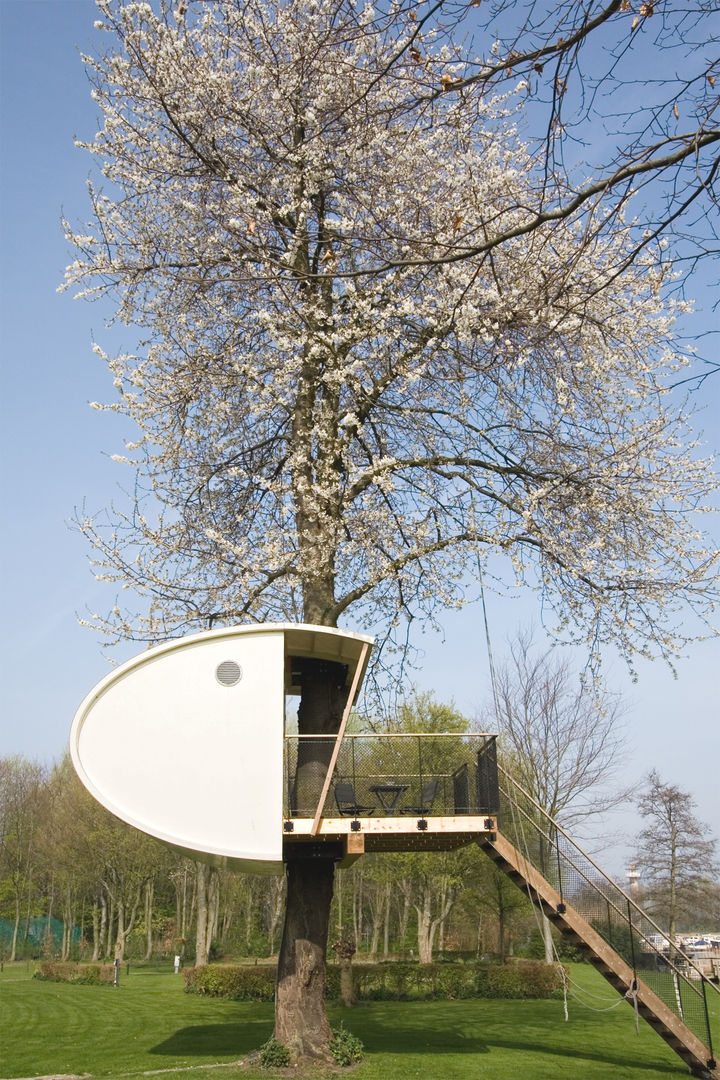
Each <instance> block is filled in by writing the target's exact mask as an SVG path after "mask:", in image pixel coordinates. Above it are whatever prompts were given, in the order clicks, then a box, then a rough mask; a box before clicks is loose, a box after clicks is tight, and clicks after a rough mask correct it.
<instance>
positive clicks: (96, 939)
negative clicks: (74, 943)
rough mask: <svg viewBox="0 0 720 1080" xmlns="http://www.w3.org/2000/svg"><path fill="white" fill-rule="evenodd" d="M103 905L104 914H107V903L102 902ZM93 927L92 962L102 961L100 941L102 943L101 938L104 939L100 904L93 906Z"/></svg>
mask: <svg viewBox="0 0 720 1080" xmlns="http://www.w3.org/2000/svg"><path fill="white" fill-rule="evenodd" d="M102 904H103V914H105V901H104V900H103V901H102ZM92 926H93V950H92V957H91V959H92V960H99V959H100V941H101V937H102V928H101V927H102V924H101V922H100V904H99V903H95V904H93V909H92Z"/></svg>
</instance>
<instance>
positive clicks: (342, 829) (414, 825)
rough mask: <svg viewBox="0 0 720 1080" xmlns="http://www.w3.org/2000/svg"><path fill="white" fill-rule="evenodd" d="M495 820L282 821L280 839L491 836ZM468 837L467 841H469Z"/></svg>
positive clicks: (290, 819) (491, 818) (369, 819)
mask: <svg viewBox="0 0 720 1080" xmlns="http://www.w3.org/2000/svg"><path fill="white" fill-rule="evenodd" d="M496 828H497V820H496V818H494V817H490V816H487V817H486V816H483V817H471V816H470V815H467V814H463V815H458V816H457V817H423V818H418V817H411V816H410V815H406V816H405V817H377V818H365V817H364V818H349V817H337V818H320V820H319V821H318V822H317V824H316V823H315V821H314V820H313V819H312V818H285V821H284V822H283V836H284V839H285V840H286V841H292V840H293V838H296V839H301V838H302V837H304V836H313V837H318V838H329V837H339V836H347V835H348V834H351V833H360V834H364V835H366V836H368V835H375V834H383V835H384V834H388V833H397V834H405V835H413V836H415V835H417V834H418V833H433V834H434V833H462V834H471V837H472V834H478V835H485V834H486V833H488V832H490V833H492V832H494V831H495V829H496ZM471 837H470V838H471Z"/></svg>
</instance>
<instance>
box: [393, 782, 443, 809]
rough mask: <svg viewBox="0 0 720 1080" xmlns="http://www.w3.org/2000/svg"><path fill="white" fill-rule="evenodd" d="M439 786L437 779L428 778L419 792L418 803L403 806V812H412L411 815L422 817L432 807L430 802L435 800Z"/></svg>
mask: <svg viewBox="0 0 720 1080" xmlns="http://www.w3.org/2000/svg"><path fill="white" fill-rule="evenodd" d="M439 787H440V781H439V780H429V781H428V783H427V784H423V787H422V791H421V792H420V805H419V806H403V807H402V812H403V814H412V815H413V817H424V816H425V814H426V813H427V812H428V811H429V810H431V809H432V804H433V803H434V802H435V799H436V797H437V793H438V788H439Z"/></svg>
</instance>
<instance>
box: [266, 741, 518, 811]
mask: <svg viewBox="0 0 720 1080" xmlns="http://www.w3.org/2000/svg"><path fill="white" fill-rule="evenodd" d="M334 746H335V737H334V736H332V735H329V736H327V735H303V736H297V735H288V736H286V738H285V809H284V812H285V817H294V818H308V817H309V818H312V817H314V816H315V814H316V810H317V803H318V799H319V798H320V796H321V793H322V789H323V784H324V781H325V777H326V775H327V768H328V763H329V762H330V758H331V755H332V751H333V748H334ZM498 799H499V793H498V783H497V759H496V755H495V735H491V734H487V733H480V734H472V735H465V734H454V733H447V734H446V733H443V734H435V733H403V734H382V735H379V734H373V735H367V734H363V735H345V736H344V738H343V740H342V743H341V745H340V750H339V753H338V756H337V760H336V763H335V769H334V772H333V777H332V782H331V784H330V786H329V789H328V792H327V796H326V798H325V800H324V805H323V808H322V816H323V817H339V816H351V817H353V818H361V817H378V816H386V817H400V816H403V815H412V816H415V817H428V816H432V817H446V816H456V815H460V814H473V815H481V816H482V815H492V814H495V813H496V812H497V808H498Z"/></svg>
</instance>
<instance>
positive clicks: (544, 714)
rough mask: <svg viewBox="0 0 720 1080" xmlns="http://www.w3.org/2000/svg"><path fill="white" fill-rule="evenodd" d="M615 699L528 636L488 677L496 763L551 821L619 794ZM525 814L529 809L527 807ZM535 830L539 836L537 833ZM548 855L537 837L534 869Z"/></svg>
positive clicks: (577, 818) (588, 811)
mask: <svg viewBox="0 0 720 1080" xmlns="http://www.w3.org/2000/svg"><path fill="white" fill-rule="evenodd" d="M620 714H621V708H620V703H619V701H618V699H617V697H615V696H613V695H612V694H610V693H609V692H608V691H607V690H606V689H605V687H604V686H603V684H602V682H601V681H600V680H599V678H598V677H597V676H592V675H591V674H588V675H587V677H586V678H583V677H581V676H580V675H579V674H578V673H577V672H575V671H573V669H572V666H571V664H570V661H569V660H568V659H567V658H566V657H565V656H562V655H561V654H559V653H558V652H556V651H554V650H552V649H549V650H546V651H540V650H538V649H537V648H536V647H535V645H534V642H533V638H532V634H530V633H528V632H521V633H519V634H518V636H517V637H516V638H515V640H514V641H512V642H511V645H510V658H509V660H508V661H507V662H506V663H505V664H504V665H502V666H500V667H499V669H498V672H497V677H496V680H495V694H494V702H493V707H492V714H491V716H492V719H488V721H487V722H486V723H487V724H488V725H489V726H492V723H493V721H494V724H495V725H496V727H497V730H498V732H499V733H500V747H501V751H502V757H501V761H502V763H503V764H504V766H505V767H506V768H507V769H508V770H509V772H510V773H511V774H512V776H513V778H514V779H515V780H517V781H518V783H519V784H520V785H521V787H522V788H523V789H524V790H525V791H526V792H527V794H528V795H530V796H531V798H532V799H534V800H535V802H536V803H537V804H538V805H539V806H540V807H541V809H542V810H544V811H545V812H546V813H547V814H549V815H550V817H551V818H553V819H554V820H556V821H558V822H559V824H562V825H563V826H564V827H568V826H577V825H578V824H579V823H581V822H582V821H584V820H586V819H587V818H588V817H589V816H590V815H594V814H595V813H597V811H598V810H606V809H607V808H608V807H609V806H610V805H612V803H613V802H616V801H618V800H619V799H620V798H621V797H622V794H623V793H622V792H620V791H617V790H613V788H612V786H611V785H612V781H613V778H614V775H615V771H616V768H617V766H618V764H619V761H620V757H621V752H622V735H621V732H620V730H619V727H618V720H619V717H620ZM531 812H532V808H531ZM538 835H539V834H538ZM549 856H550V852H549V849H548V845H546V844H545V843H544V842H543V841H542V839H540V840H539V852H538V857H539V860H540V868H541V869H542V870H545V863H546V862H547V860H548V858H549ZM543 927H544V936H545V959H546V960H547V962H548V963H550V962H551V961H552V959H553V944H552V935H551V927H550V922H549V921H548V920H547V919H546V918H544V917H543Z"/></svg>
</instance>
